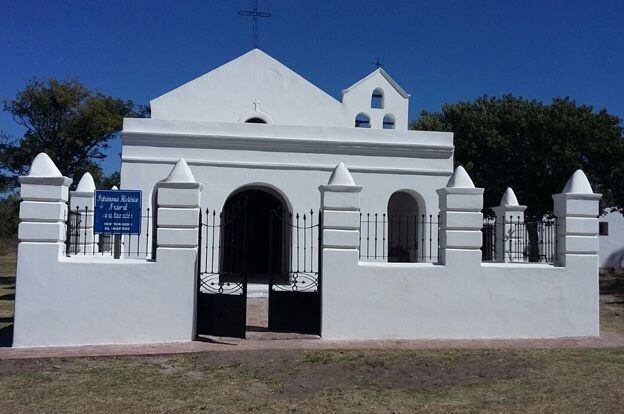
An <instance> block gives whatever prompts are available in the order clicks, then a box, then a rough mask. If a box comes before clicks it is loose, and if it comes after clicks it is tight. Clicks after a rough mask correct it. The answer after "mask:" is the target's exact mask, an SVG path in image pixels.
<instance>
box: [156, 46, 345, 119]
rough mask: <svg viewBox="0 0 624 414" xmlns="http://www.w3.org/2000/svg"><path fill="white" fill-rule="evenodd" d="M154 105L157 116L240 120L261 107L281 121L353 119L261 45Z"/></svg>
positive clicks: (271, 116) (166, 94)
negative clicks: (347, 116) (268, 53)
mask: <svg viewBox="0 0 624 414" xmlns="http://www.w3.org/2000/svg"><path fill="white" fill-rule="evenodd" d="M254 102H258V103H257V104H255V103H254ZM150 105H151V108H152V117H153V118H157V119H171V120H197V121H217V122H221V121H222V122H241V119H243V118H248V117H253V116H254V114H255V113H258V114H260V115H262V114H264V116H261V118H263V119H265V120H267V122H269V123H277V124H291V125H327V126H332V125H333V126H345V125H350V124H351V120H350V119H347V118H346V117H345V112H344V110H343V107H342V104H341V102H340V101H338V100H336V99H335V98H334V97H332V96H330V95H328V94H327V93H325V92H324V91H323V90H321V89H320V88H318V87H317V86H315V85H314V84H312V83H311V82H309V81H307V80H306V79H304V78H303V77H302V76H300V75H298V74H297V73H295V72H294V71H292V70H291V69H289V68H288V67H286V66H285V65H283V64H282V63H280V62H279V61H277V60H276V59H274V58H272V57H271V56H269V55H267V54H266V53H264V52H263V51H261V50H259V49H254V50H251V51H250V52H247V53H245V54H244V55H242V56H240V57H238V58H236V59H234V60H232V61H230V62H228V63H226V64H224V65H222V66H219V67H217V68H216V69H213V70H211V71H210V72H208V73H206V74H204V75H202V76H200V77H198V78H196V79H194V80H192V81H190V82H187V83H185V84H183V85H181V86H179V87H177V88H175V89H173V90H172V91H169V92H167V93H165V94H164V95H161V96H159V97H158V98H155V99H153V100H151V101H150ZM243 120H244V119H243Z"/></svg>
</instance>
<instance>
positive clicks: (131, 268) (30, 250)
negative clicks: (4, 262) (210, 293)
mask: <svg viewBox="0 0 624 414" xmlns="http://www.w3.org/2000/svg"><path fill="white" fill-rule="evenodd" d="M62 251H63V246H62V245H61V244H41V243H27V242H22V243H20V246H19V251H18V270H17V271H18V275H19V276H18V278H17V286H16V297H15V330H14V337H13V346H15V347H29V346H53V345H92V344H130V343H153V342H175V341H190V340H192V339H193V338H194V329H195V301H194V298H195V295H196V279H197V275H196V270H195V269H196V267H195V266H196V257H197V249H166V248H159V249H158V261H157V262H147V261H145V260H129V259H123V260H115V259H112V258H110V257H108V258H104V257H97V256H86V257H79V256H74V257H64V256H63V254H62ZM34 258H36V259H34Z"/></svg>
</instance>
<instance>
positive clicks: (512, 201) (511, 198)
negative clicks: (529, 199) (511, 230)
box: [500, 187, 520, 207]
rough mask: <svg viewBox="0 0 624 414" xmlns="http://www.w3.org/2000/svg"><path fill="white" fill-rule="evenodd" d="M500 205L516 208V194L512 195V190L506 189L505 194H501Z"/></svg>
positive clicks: (517, 204)
mask: <svg viewBox="0 0 624 414" xmlns="http://www.w3.org/2000/svg"><path fill="white" fill-rule="evenodd" d="M500 205H501V207H503V206H505V207H517V206H519V205H520V203H518V198H517V197H516V193H514V190H512V189H511V187H507V190H505V194H503V198H501V202H500Z"/></svg>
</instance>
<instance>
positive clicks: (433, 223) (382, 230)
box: [359, 213, 440, 262]
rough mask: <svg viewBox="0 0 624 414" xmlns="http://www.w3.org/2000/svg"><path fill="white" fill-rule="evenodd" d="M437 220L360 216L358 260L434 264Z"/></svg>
mask: <svg viewBox="0 0 624 414" xmlns="http://www.w3.org/2000/svg"><path fill="white" fill-rule="evenodd" d="M439 222H440V220H439V216H433V215H431V214H430V215H428V216H427V215H424V214H422V215H420V216H419V215H410V214H386V213H360V240H359V250H360V260H362V261H385V262H437V261H438V232H439Z"/></svg>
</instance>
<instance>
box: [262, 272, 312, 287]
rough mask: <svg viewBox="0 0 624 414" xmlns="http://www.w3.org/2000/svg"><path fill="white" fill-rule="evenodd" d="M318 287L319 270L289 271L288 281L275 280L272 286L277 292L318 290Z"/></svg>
mask: <svg viewBox="0 0 624 414" xmlns="http://www.w3.org/2000/svg"><path fill="white" fill-rule="evenodd" d="M318 287H319V274H318V272H294V273H289V275H288V283H279V282H274V283H273V284H272V286H271V288H272V289H273V290H274V291H276V292H316V291H318Z"/></svg>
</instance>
